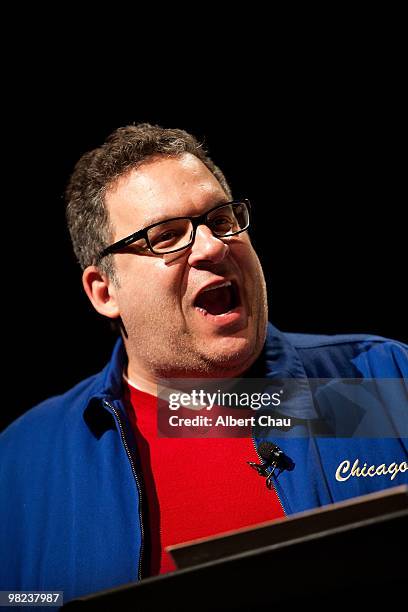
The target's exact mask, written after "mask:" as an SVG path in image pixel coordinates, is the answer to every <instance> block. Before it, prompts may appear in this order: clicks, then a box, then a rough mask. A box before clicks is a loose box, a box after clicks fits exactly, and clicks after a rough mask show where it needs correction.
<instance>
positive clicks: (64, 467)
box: [0, 325, 408, 601]
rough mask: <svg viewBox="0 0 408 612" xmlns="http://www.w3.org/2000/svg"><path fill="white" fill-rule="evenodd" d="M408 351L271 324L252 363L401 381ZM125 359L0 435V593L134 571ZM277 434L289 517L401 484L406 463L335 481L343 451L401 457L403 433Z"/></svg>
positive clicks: (347, 456) (386, 459)
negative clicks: (393, 470)
mask: <svg viewBox="0 0 408 612" xmlns="http://www.w3.org/2000/svg"><path fill="white" fill-rule="evenodd" d="M407 348H408V347H407V346H405V345H403V344H401V343H399V342H396V341H391V340H386V339H384V338H380V337H369V336H363V335H361V336H359V335H353V336H349V335H347V336H346V335H344V336H314V335H300V334H284V333H281V332H279V331H278V330H277V329H276V328H274V327H273V326H272V325H269V328H268V335H267V340H266V343H265V347H264V350H263V353H262V355H261V357H260V359H259V361H258V366H260V368H261V370H262V372H263V376H265V377H269V378H272V379H276V378H277V377H281V378H298V379H304V380H307V379H310V378H398V379H402V378H408V351H407ZM125 360H126V354H125V351H124V347H123V344H122V342H121V341H120V340H119V341H118V342H117V344H116V346H115V349H114V351H113V355H112V358H111V361H110V363H108V365H107V366H106V367H105V368H104V370H103V371H102V372H100V373H99V374H97V375H95V376H93V377H91V378H89V379H87V380H84V381H82V382H81V383H80V384H78V385H77V386H76V387H74V388H73V389H71V390H70V391H68V392H67V393H65V394H64V395H60V396H58V397H53V398H51V399H48V400H47V401H45V402H43V403H42V404H40V405H39V406H37V407H36V408H34V409H32V410H30V411H29V412H27V413H26V414H25V415H23V416H22V417H20V418H19V419H18V420H17V421H15V422H14V423H12V424H11V425H10V426H9V427H8V429H7V430H6V431H5V432H3V434H2V435H1V436H0V442H1V444H0V486H1V501H0V555H1V556H2V559H1V560H0V589H1V590H6V589H7V590H8V589H16V590H23V589H24V590H30V589H35V590H39V589H41V590H47V589H48V590H62V591H64V599H65V601H67V600H69V599H71V598H73V597H76V596H81V595H83V594H87V593H92V592H95V591H98V590H102V589H107V588H111V587H115V586H118V585H121V584H124V583H126V582H131V581H136V580H138V579H140V577H141V562H142V557H143V545H144V535H143V517H142V511H141V508H142V499H141V496H142V495H143V491H142V489H141V487H140V482H139V476H138V474H140V467H139V465H138V456H137V451H136V444H135V440H134V437H133V434H132V431H131V429H130V426H129V423H128V420H127V418H126V412H125V409H124V406H123V405H122V402H121V399H120V398H121V389H122V371H123V367H124V364H125ZM257 375H258V376H259V374H257ZM400 382H401V385H404V384H405V383H404V381H401V380H400ZM405 382H406V381H405ZM402 388H403V391H402V393H403V394H405V396H404V395H403V396H402V397H403V399H404V401H405V403H404V410H405V409H406V408H407V405H408V400H407V397H406V393H407V390H406V387H405V386H403V387H402ZM304 400H305V401H304V404H302V406H303V407H302V409H301V412H302V413H301V414H298V415H297V416H298V417H299V418H300V421H299V423H301V424H300V425H299V427H300V428H302V427H304V423H307V422H308V419H310V418H313V416H314V412H313V411H314V409H313V407H312V402H311V397H310V396H309V395H308V393H307V392H306V391H305V398H304ZM400 405H401V403H400ZM406 418H407V419H408V416H406ZM301 419H304V421H302V420H301ZM302 422H303V425H302ZM298 431H299V432H300V429H299V430H298ZM258 442H259V440H258ZM278 443H279V446H280V447H281V448H282V449H283V450H284V451H285V453H286V454H287V455H288V456H289V457H290V458H291V460H292V461H293V465H294V469H292V470H291V471H289V470H285V471H283V472H281V473H280V474H278V475H277V478H275V481H274V486H275V488H276V491H277V493H278V495H279V497H280V499H281V501H282V504H283V507H284V510H285V512H286V513H288V514H289V513H293V512H299V511H302V510H306V509H310V508H313V507H316V506H321V505H324V504H327V503H331V502H336V501H340V500H344V499H347V498H349V497H353V496H355V495H362V494H365V493H370V492H373V491H376V490H379V489H384V488H386V487H391V486H396V485H398V484H403V483H407V482H408V471H406V472H405V473H404V472H402V471H401V472H399V473H398V475H397V476H396V477H395V478H394V479H393V480H391V478H390V477H389V476H387V475H377V476H374V477H367V478H363V477H360V478H356V477H353V478H349V479H346V480H344V481H338V480H336V478H335V472H336V469H337V468H338V466H339V464H340V463H341V462H342V461H345V460H349V461H350V462H351V464H352V463H353V462H354V461H355V460H356V459H359V461H360V463H361V465H363V463H367V466H371V465H375V466H379V465H381V464H385V465H386V466H389V465H390V464H392V463H397V464H400V463H401V462H406V461H407V457H408V441H407V439H402V438H399V437H398V436H397V437H394V438H391V437H390V438H384V439H372V438H338V437H335V438H331V437H325V438H318V437H310V436H309V437H308V436H304V435H303V433H302V432H300V435H299V436H295V437H292V438H288V439H282V440H279V442H278Z"/></svg>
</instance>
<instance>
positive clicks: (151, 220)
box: [142, 200, 233, 227]
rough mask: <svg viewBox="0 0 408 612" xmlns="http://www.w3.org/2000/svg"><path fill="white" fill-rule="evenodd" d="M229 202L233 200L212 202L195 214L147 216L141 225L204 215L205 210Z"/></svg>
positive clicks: (145, 225) (147, 225) (146, 225)
mask: <svg viewBox="0 0 408 612" xmlns="http://www.w3.org/2000/svg"><path fill="white" fill-rule="evenodd" d="M229 202H233V200H225V202H221V201H218V202H217V203H216V204H212V205H211V206H209V207H208V208H207V210H205V211H204V212H202V213H199V214H197V215H176V216H174V215H172V216H168V217H164V218H163V217H160V216H157V215H154V216H152V217H148V218H147V219H145V221H144V222H143V226H142V227H149V225H154V224H155V223H159V222H161V221H163V222H164V221H170V220H171V219H179V218H184V217H199V216H200V215H205V213H206V212H209V211H210V210H212V209H213V208H216V207H217V206H221V204H228V203H229Z"/></svg>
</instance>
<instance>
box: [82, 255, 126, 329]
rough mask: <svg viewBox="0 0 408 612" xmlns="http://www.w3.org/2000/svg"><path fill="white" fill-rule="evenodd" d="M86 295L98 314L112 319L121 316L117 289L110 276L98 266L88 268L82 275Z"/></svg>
mask: <svg viewBox="0 0 408 612" xmlns="http://www.w3.org/2000/svg"><path fill="white" fill-rule="evenodd" d="M82 284H83V286H84V289H85V293H86V295H87V296H88V298H89V299H90V301H91V303H92V306H93V307H94V308H95V310H96V311H97V312H99V313H100V314H101V315H104V316H105V317H109V318H110V319H116V318H117V317H119V316H120V312H119V307H118V304H117V301H116V288H115V286H114V285H113V283H112V281H111V280H110V279H109V277H108V275H107V274H105V273H103V272H101V271H100V270H99V268H97V267H96V266H88V267H87V268H85V270H84V273H83V274H82Z"/></svg>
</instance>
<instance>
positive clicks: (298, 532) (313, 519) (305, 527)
mask: <svg viewBox="0 0 408 612" xmlns="http://www.w3.org/2000/svg"><path fill="white" fill-rule="evenodd" d="M407 509H408V486H406V485H401V486H398V487H393V488H391V489H387V490H385V491H380V492H376V493H372V494H369V495H363V496H361V497H355V498H353V499H350V500H346V501H343V502H337V503H335V504H331V505H329V506H322V507H321V508H317V509H314V510H309V511H307V512H301V513H299V514H294V515H292V516H290V517H285V518H282V519H278V520H274V521H267V522H265V523H260V524H257V525H251V526H250V527H245V528H241V529H237V530H235V531H229V532H226V533H221V534H217V535H216V536H212V537H208V538H200V539H198V540H192V541H189V542H183V543H182V544H177V545H175V546H169V547H167V548H166V550H167V552H169V553H170V555H171V556H172V558H173V560H174V562H175V564H176V567H177V568H178V569H181V568H187V567H192V566H194V565H200V564H202V563H207V562H210V561H215V560H218V559H223V558H224V557H229V556H231V555H235V554H239V553H243V552H245V551H250V550H254V549H261V548H264V547H266V546H267V547H270V546H274V547H278V546H283V545H285V544H291V543H294V542H296V541H297V540H299V539H301V538H307V537H309V538H313V537H314V536H315V535H317V534H321V533H323V532H326V531H332V530H335V531H341V530H345V529H350V528H352V527H358V526H360V525H362V524H365V523H366V522H367V521H373V520H380V519H381V518H384V517H385V518H390V516H391V515H394V514H399V513H400V512H401V511H404V510H405V511H406V510H407Z"/></svg>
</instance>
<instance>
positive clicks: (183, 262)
mask: <svg viewBox="0 0 408 612" xmlns="http://www.w3.org/2000/svg"><path fill="white" fill-rule="evenodd" d="M224 202H228V197H227V196H226V194H225V193H224V191H223V189H222V187H221V185H220V184H219V182H218V181H217V179H216V178H215V177H214V176H213V174H212V173H211V172H210V171H209V170H208V169H207V168H206V166H205V165H204V164H203V163H202V162H201V161H200V160H198V159H197V158H196V157H195V156H193V155H191V154H183V155H182V156H179V157H174V158H166V157H155V158H154V159H152V160H150V161H149V162H147V163H144V164H143V165H141V166H140V167H139V168H138V169H136V170H133V171H131V172H130V173H129V174H128V175H126V176H124V177H121V178H120V179H119V181H118V182H117V183H115V185H114V186H113V187H112V188H111V190H110V191H108V193H107V195H106V205H107V207H108V210H109V214H110V220H111V223H112V225H113V227H114V234H115V235H114V241H116V240H120V239H121V238H124V237H125V236H128V235H129V234H131V233H133V232H135V231H137V230H139V229H141V228H143V227H146V226H147V225H150V224H152V223H154V222H156V221H161V220H165V219H169V218H171V217H178V216H196V215H200V214H203V213H204V212H206V211H208V210H209V209H211V208H213V207H214V206H217V205H218V204H222V203H224ZM144 244H145V243H144V241H139V242H138V243H137V244H135V245H131V246H130V247H128V248H127V250H126V252H121V253H117V254H115V255H114V258H115V266H116V271H117V276H118V279H119V286H118V287H116V288H115V290H114V291H115V294H116V299H117V303H118V306H119V311H120V315H121V318H122V321H123V324H124V327H125V329H126V333H127V339H126V340H125V343H126V348H127V352H128V356H129V376H132V373H133V375H134V376H137V371H138V369H140V368H141V369H142V370H143V371H144V372H148V373H149V374H150V375H152V376H155V377H180V376H185V377H202V376H205V377H214V378H216V377H225V376H237V375H239V374H241V373H243V372H244V371H245V370H246V369H248V367H249V366H250V365H251V364H252V363H253V362H254V361H255V359H256V358H257V356H258V355H259V353H260V351H261V349H262V346H263V344H264V341H265V334H266V323H267V298H266V287H265V280H264V276H263V272H262V268H261V265H260V263H259V260H258V257H257V255H256V253H255V251H254V249H253V247H252V245H251V242H250V239H249V237H248V234H247V232H243V233H242V234H238V235H236V236H232V237H229V238H223V239H219V238H216V237H215V236H213V235H212V233H211V231H210V229H209V228H208V227H206V226H204V225H201V226H199V227H198V228H197V233H196V238H195V242H194V244H193V245H192V246H190V247H189V248H188V249H185V250H183V251H180V252H177V253H172V254H167V255H162V256H156V255H153V254H152V253H151V252H150V251H149V250H147V249H144V248H143V246H144ZM228 282H230V283H231V285H230V286H229V285H228ZM223 283H227V286H225V287H224V288H219V289H214V290H210V291H208V292H204V293H203V292H202V290H203V289H204V288H207V289H208V285H214V286H217V285H222V284H223ZM220 310H221V312H220Z"/></svg>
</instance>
